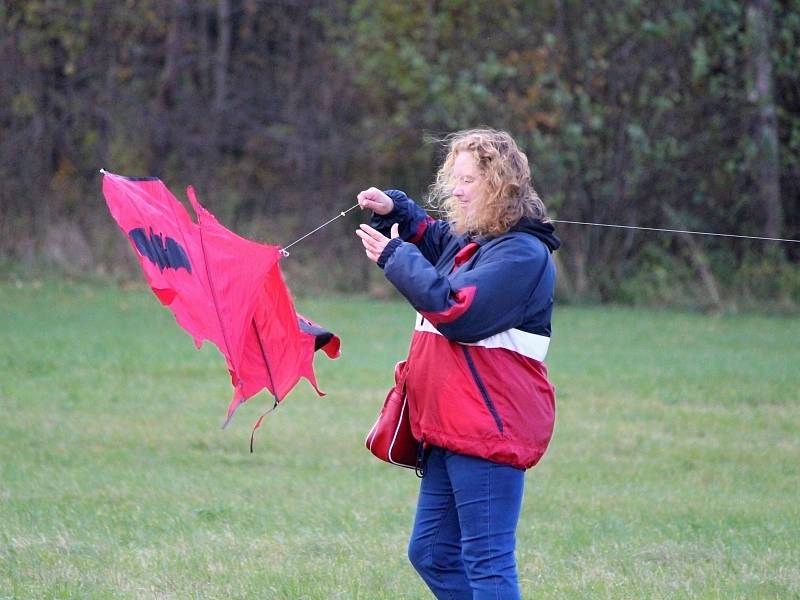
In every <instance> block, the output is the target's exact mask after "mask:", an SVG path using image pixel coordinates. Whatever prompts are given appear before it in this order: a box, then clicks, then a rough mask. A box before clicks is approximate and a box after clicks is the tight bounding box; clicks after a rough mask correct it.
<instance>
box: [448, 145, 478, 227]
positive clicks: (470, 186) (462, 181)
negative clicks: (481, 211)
mask: <svg viewBox="0 0 800 600" xmlns="http://www.w3.org/2000/svg"><path fill="white" fill-rule="evenodd" d="M482 188H483V177H482V175H481V172H480V169H479V167H478V162H477V161H476V160H475V158H474V157H473V156H472V154H471V153H470V152H459V153H458V154H457V155H456V160H455V162H454V163H453V197H454V198H455V199H456V200H457V201H458V205H459V206H460V207H461V212H462V214H463V215H464V218H466V219H469V217H470V214H471V212H472V211H473V210H474V209H475V207H476V206H477V202H476V201H477V200H478V198H479V197H480V194H481V191H482Z"/></svg>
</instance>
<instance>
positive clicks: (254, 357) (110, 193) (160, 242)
mask: <svg viewBox="0 0 800 600" xmlns="http://www.w3.org/2000/svg"><path fill="white" fill-rule="evenodd" d="M186 193H187V195H188V197H189V201H190V202H191V204H192V207H193V208H194V211H195V213H196V215H197V223H194V222H193V221H192V219H191V217H190V216H189V213H188V212H187V211H186V209H185V208H184V206H183V205H182V204H181V203H180V202H179V201H178V200H177V199H176V198H175V196H173V195H172V193H171V192H170V191H169V190H168V189H167V187H166V186H165V185H164V183H163V182H162V181H161V180H159V179H157V178H155V177H145V178H134V177H123V176H120V175H114V174H113V173H108V172H106V171H103V194H104V195H105V198H106V203H107V204H108V208H109V210H110V211H111V214H112V216H113V217H114V219H115V220H116V222H117V224H118V225H119V226H120V227H121V228H122V230H123V232H125V235H126V236H127V237H128V240H129V241H130V243H131V246H132V247H133V249H134V251H135V252H136V254H137V256H138V258H139V262H140V263H141V265H142V269H143V270H144V275H145V277H146V278H147V281H148V283H149V284H150V287H151V288H152V289H153V293H155V295H156V296H157V297H158V299H159V300H160V301H161V303H162V304H164V305H165V306H167V307H168V308H169V309H170V310H171V311H172V312H173V314H174V315H175V320H176V321H177V322H178V324H179V325H180V326H181V327H183V328H184V329H185V330H186V331H188V332H189V333H190V334H191V335H192V337H193V338H194V342H195V345H196V346H197V347H198V348H199V347H200V346H201V345H202V343H203V340H210V341H211V342H212V343H213V344H214V345H216V346H217V348H219V350H220V352H222V354H223V355H224V356H225V359H226V360H227V362H228V370H229V372H230V374H231V382H232V384H233V386H234V394H233V399H232V400H231V403H230V405H229V406H228V415H227V419H226V420H225V424H226V425H227V423H228V422H229V421H230V419H231V417H232V416H233V413H234V411H235V410H236V408H237V407H238V406H239V405H240V404H241V403H243V402H245V401H246V400H247V399H248V398H250V397H252V396H254V395H255V394H257V393H258V392H259V391H261V390H262V389H263V388H267V389H268V390H269V391H270V392H271V393H272V395H273V396H274V397H275V404H276V405H277V403H278V402H280V401H281V400H283V399H284V398H285V397H286V395H287V394H288V393H289V391H290V390H291V389H292V388H293V387H294V386H295V384H296V383H297V382H298V381H299V380H300V378H301V377H305V378H306V379H307V380H308V381H309V382H310V383H311V385H313V386H314V389H315V390H316V391H317V393H318V394H319V395H323V393H322V392H321V391H320V390H319V388H318V387H317V382H316V377H315V376H314V368H313V356H314V351H315V350H317V349H320V348H321V349H322V350H323V351H324V352H325V353H326V354H327V355H328V356H329V357H330V358H336V357H338V356H339V344H340V342H339V338H338V337H336V336H335V335H333V334H332V333H330V332H328V331H325V330H324V329H322V328H321V327H319V326H318V325H316V324H314V323H313V322H311V321H309V320H308V319H306V318H304V317H302V316H301V315H298V314H297V313H296V312H295V309H294V304H293V303H292V298H291V296H290V294H289V290H288V289H287V287H286V284H285V283H284V281H283V276H282V274H281V270H280V266H279V261H280V259H281V257H282V253H281V249H280V248H279V247H278V246H270V245H267V244H260V243H256V242H252V241H250V240H246V239H244V238H242V237H239V236H237V235H236V234H234V233H232V232H231V231H229V230H228V229H226V228H225V227H223V226H222V225H221V224H220V223H219V222H218V221H217V220H216V218H215V217H214V215H212V214H211V213H210V212H208V211H207V210H206V209H205V208H203V207H202V206H201V205H200V203H199V202H198V201H197V198H196V197H195V194H194V190H193V189H192V188H191V187H189V188H187V190H186ZM259 424H260V419H259V422H258V423H257V424H256V427H258V425H259Z"/></svg>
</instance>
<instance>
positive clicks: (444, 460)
mask: <svg viewBox="0 0 800 600" xmlns="http://www.w3.org/2000/svg"><path fill="white" fill-rule="evenodd" d="M524 476H525V473H524V471H522V470H520V469H516V468H514V467H510V466H507V465H499V464H496V463H493V462H489V461H488V460H484V459H482V458H475V457H472V456H464V455H463V454H456V453H455V452H450V451H449V450H444V449H442V448H438V447H436V446H434V447H433V448H432V450H431V452H430V455H429V456H428V460H427V463H426V465H425V476H424V477H423V478H422V484H421V486H420V491H419V499H418V501H417V514H416V517H415V519H414V531H413V532H412V534H411V540H410V542H409V545H408V558H409V560H410V561H411V564H412V565H414V568H415V569H416V570H417V572H418V573H419V574H420V576H421V577H422V579H423V580H424V581H425V583H426V584H428V587H429V588H430V589H431V591H432V592H433V593H434V595H435V596H436V598H438V599H439V600H442V599H445V598H447V599H449V600H485V599H488V598H491V599H492V600H514V599H515V598H519V597H520V595H519V584H518V582H517V564H516V559H515V557H514V547H515V544H516V529H517V521H518V520H519V512H520V507H521V505H522V490H523V484H524Z"/></svg>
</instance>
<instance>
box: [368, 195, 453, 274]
mask: <svg viewBox="0 0 800 600" xmlns="http://www.w3.org/2000/svg"><path fill="white" fill-rule="evenodd" d="M384 193H385V194H386V195H387V196H389V197H390V198H391V199H392V202H393V203H394V208H393V209H392V212H390V213H389V214H387V215H373V216H372V219H371V220H370V225H371V226H372V227H374V228H375V229H377V230H378V231H380V232H381V233H382V234H383V235H385V236H387V237H389V235H390V232H391V229H392V225H394V224H395V223H398V224H399V225H400V228H399V234H400V238H401V239H402V240H403V241H404V242H410V243H412V244H415V245H416V246H417V247H418V248H419V250H420V252H421V253H422V255H423V256H425V258H427V259H428V261H429V262H431V263H433V264H435V263H436V261H437V260H438V259H439V256H440V255H441V253H442V249H443V248H444V247H445V245H446V244H447V242H448V241H449V240H450V238H451V237H452V234H451V233H450V226H449V225H448V224H447V223H445V222H444V221H437V220H436V219H434V218H432V217H430V216H428V214H427V213H426V212H425V211H424V210H422V209H421V208H420V207H419V206H417V204H416V203H415V202H414V201H413V200H412V199H411V198H409V197H408V196H407V195H406V194H405V192H401V191H400V190H386V191H385V192H384Z"/></svg>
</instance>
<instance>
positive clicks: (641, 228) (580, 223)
mask: <svg viewBox="0 0 800 600" xmlns="http://www.w3.org/2000/svg"><path fill="white" fill-rule="evenodd" d="M550 221H551V222H552V223H567V224H570V225H590V226H592V227H617V228H619V229H639V230H642V231H663V232H666V233H688V234H691V235H713V236H717V237H730V238H741V239H746V240H765V241H768V242H789V243H794V244H800V240H793V239H787V238H774V237H762V236H757V235H738V234H735V233H714V232H711V231H689V230H686V229H665V228H662V227H638V226H636V225H614V224H610V223H591V222H587V221H564V220H561V219H550Z"/></svg>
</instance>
